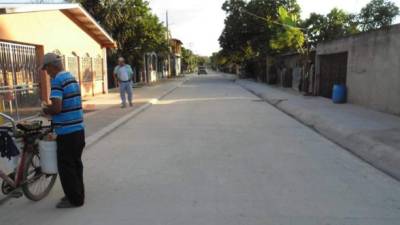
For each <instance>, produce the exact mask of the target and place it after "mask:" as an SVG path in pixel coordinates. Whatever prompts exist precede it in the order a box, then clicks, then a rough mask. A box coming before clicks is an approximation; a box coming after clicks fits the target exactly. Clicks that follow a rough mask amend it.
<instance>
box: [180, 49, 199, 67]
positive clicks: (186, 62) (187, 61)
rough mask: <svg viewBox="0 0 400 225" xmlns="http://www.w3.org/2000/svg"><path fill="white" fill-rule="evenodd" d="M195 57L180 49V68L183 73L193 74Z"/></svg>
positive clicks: (189, 52)
mask: <svg viewBox="0 0 400 225" xmlns="http://www.w3.org/2000/svg"><path fill="white" fill-rule="evenodd" d="M197 57H198V56H197V55H195V54H194V53H193V52H192V51H191V50H190V49H186V48H184V47H182V66H183V70H184V71H185V72H193V71H194V70H195V69H196V67H197V61H198V58H197Z"/></svg>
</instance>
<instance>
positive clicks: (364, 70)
mask: <svg viewBox="0 0 400 225" xmlns="http://www.w3.org/2000/svg"><path fill="white" fill-rule="evenodd" d="M340 52H348V67H347V86H348V100H349V102H350V103H354V104H359V105H364V106H367V107H370V108H373V109H376V110H379V111H383V112H388V113H393V114H397V115H400V25H395V26H392V27H391V28H387V29H382V30H378V31H371V32H367V33H362V34H358V35H355V36H352V37H348V38H343V39H339V40H335V41H331V42H325V43H321V44H319V45H318V47H317V65H318V55H323V54H333V53H340ZM316 70H317V74H318V73H319V67H318V66H317V68H316Z"/></svg>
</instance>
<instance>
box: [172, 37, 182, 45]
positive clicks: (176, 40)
mask: <svg viewBox="0 0 400 225" xmlns="http://www.w3.org/2000/svg"><path fill="white" fill-rule="evenodd" d="M171 41H174V42H176V43H178V44H183V42H182V41H181V40H179V39H176V38H172V39H171Z"/></svg>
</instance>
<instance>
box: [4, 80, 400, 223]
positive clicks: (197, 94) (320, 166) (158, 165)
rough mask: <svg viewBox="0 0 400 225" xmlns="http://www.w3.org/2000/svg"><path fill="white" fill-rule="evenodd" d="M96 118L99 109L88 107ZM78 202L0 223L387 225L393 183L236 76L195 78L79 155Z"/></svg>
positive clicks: (30, 207) (394, 213)
mask: <svg viewBox="0 0 400 225" xmlns="http://www.w3.org/2000/svg"><path fill="white" fill-rule="evenodd" d="M97 116H99V115H97ZM85 166H86V167H85V181H86V190H87V204H86V205H85V206H84V207H83V208H80V209H72V210H57V209H55V208H54V205H55V204H56V203H57V201H58V199H59V198H60V197H62V192H61V189H60V186H59V184H58V185H57V186H56V187H55V188H54V189H53V191H52V192H51V194H50V196H49V197H47V198H46V199H45V200H43V201H42V202H39V203H32V202H29V201H28V200H26V199H25V198H22V199H17V200H13V201H11V202H9V203H8V204H6V205H5V206H3V207H1V208H0V224H1V225H3V224H4V225H5V224H7V225H17V224H18V225H24V224H35V225H54V224H56V225H71V224H74V225H132V224H135V225H136V224H137V225H279V224H282V225H288V224H293V225H328V224H329V225H389V224H390V225H398V224H400V222H399V221H400V184H399V183H398V182H397V181H395V180H393V179H392V178H390V177H388V176H387V175H385V174H383V173H382V172H380V171H378V170H377V169H375V168H373V167H371V166H370V165H368V164H366V163H365V162H363V161H361V160H360V159H358V158H356V157H355V156H353V155H351V154H350V153H348V152H347V151H346V150H343V149H342V148H340V147H338V146H337V145H335V144H333V143H331V142H330V141H328V140H326V139H325V138H323V137H321V136H320V135H319V134H317V133H315V132H314V131H312V130H311V129H309V128H307V127H305V126H304V125H302V124H300V123H299V122H297V121H295V120H294V119H292V118H291V117H288V116H287V115H285V114H283V113H282V112H280V111H278V110H277V109H275V108H274V107H272V106H271V105H269V104H267V103H265V102H264V101H260V100H259V99H258V98H257V97H255V96H254V95H252V94H251V93H249V92H248V91H246V90H244V89H243V88H241V87H240V86H238V85H236V84H235V83H234V82H233V80H231V79H229V77H228V76H224V75H221V74H211V75H208V76H201V77H195V78H193V79H191V80H189V81H187V82H185V83H184V84H183V85H182V86H181V87H180V88H178V89H177V90H175V91H174V92H172V93H171V94H170V95H168V96H167V97H166V98H164V99H163V100H161V101H159V102H158V103H156V104H155V105H153V106H152V107H151V108H149V109H148V110H147V111H145V112H143V113H141V114H140V115H138V116H136V117H135V118H133V119H132V120H130V121H129V122H127V123H126V124H125V125H123V126H122V127H120V128H118V129H117V130H115V131H114V132H113V133H111V134H110V135H108V136H106V137H105V138H103V139H102V140H101V141H99V142H98V143H97V144H95V145H93V146H92V147H91V148H89V149H87V151H86V153H85Z"/></svg>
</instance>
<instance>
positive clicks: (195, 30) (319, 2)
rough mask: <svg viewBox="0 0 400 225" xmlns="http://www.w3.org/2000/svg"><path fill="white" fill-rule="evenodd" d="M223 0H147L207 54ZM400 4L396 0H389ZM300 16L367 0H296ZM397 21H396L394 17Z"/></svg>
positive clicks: (355, 6) (214, 43) (352, 9)
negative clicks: (300, 11)
mask: <svg viewBox="0 0 400 225" xmlns="http://www.w3.org/2000/svg"><path fill="white" fill-rule="evenodd" d="M224 1H225V0H150V7H151V8H152V9H153V11H154V12H155V13H156V14H157V15H158V16H159V17H160V19H161V20H162V21H164V22H165V17H166V16H165V14H166V11H167V10H168V14H169V23H170V30H171V33H172V36H173V37H174V38H178V39H180V40H181V41H182V42H183V43H184V46H185V47H187V48H190V49H192V50H194V52H195V53H196V54H200V55H205V56H207V55H211V54H212V53H213V52H216V51H218V50H219V49H220V48H219V43H218V38H219V36H220V34H221V32H222V30H223V28H224V19H225V13H224V12H223V11H222V9H221V6H222V4H223V2H224ZM392 1H393V2H395V3H396V4H397V5H398V6H400V0H392ZM297 2H298V3H299V4H300V6H301V8H302V18H307V17H308V16H309V14H310V13H312V12H317V13H320V14H327V13H329V11H330V10H331V9H332V8H334V7H338V8H340V9H343V10H345V11H347V12H349V13H358V12H359V11H360V10H361V8H363V7H364V6H365V5H366V4H367V3H368V2H370V0H297ZM397 22H400V20H399V19H398V20H397Z"/></svg>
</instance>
